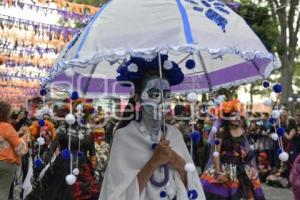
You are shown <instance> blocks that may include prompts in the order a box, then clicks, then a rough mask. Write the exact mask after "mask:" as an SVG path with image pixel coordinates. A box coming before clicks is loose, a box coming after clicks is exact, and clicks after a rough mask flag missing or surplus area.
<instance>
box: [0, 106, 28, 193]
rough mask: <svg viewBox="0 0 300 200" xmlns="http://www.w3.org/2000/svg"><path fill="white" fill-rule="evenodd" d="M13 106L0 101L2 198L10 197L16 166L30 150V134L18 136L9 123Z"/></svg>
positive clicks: (0, 190) (0, 177)
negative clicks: (28, 144)
mask: <svg viewBox="0 0 300 200" xmlns="http://www.w3.org/2000/svg"><path fill="white" fill-rule="evenodd" d="M10 113H11V106H10V105H9V104H8V103H6V102H3V101H0V199H8V196H9V190H10V186H11V183H12V181H13V179H14V174H15V169H16V166H17V165H19V164H20V162H21V158H20V157H21V156H22V155H25V154H26V153H27V151H28V148H27V138H28V134H26V133H25V132H24V133H22V134H23V136H22V137H21V138H19V137H18V134H17V132H16V130H15V129H14V128H13V127H12V126H11V125H10V124H9V123H8V120H9V117H10Z"/></svg>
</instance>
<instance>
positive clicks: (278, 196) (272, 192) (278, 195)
mask: <svg viewBox="0 0 300 200" xmlns="http://www.w3.org/2000/svg"><path fill="white" fill-rule="evenodd" d="M263 188H264V193H265V196H266V200H294V196H293V192H292V191H291V189H283V188H276V187H269V186H266V185H264V187H263Z"/></svg>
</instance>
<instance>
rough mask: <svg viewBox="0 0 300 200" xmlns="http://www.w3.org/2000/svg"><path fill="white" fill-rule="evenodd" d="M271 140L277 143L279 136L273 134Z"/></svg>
mask: <svg viewBox="0 0 300 200" xmlns="http://www.w3.org/2000/svg"><path fill="white" fill-rule="evenodd" d="M271 138H272V140H274V141H277V140H278V135H277V134H276V133H272V134H271Z"/></svg>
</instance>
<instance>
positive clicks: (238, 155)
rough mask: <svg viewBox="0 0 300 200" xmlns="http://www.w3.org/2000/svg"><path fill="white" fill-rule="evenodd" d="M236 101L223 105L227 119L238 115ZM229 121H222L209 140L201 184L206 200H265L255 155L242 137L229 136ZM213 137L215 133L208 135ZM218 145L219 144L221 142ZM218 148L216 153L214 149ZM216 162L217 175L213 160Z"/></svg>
mask: <svg viewBox="0 0 300 200" xmlns="http://www.w3.org/2000/svg"><path fill="white" fill-rule="evenodd" d="M240 108H241V105H240V103H239V101H238V100H232V101H229V102H224V103H223V104H221V106H220V111H221V113H223V114H224V116H229V115H230V114H231V113H232V112H234V113H239V114H240V113H241V112H242V111H241V110H240ZM227 123H228V121H227V120H224V119H222V124H221V126H220V127H219V130H218V132H217V133H216V135H215V136H211V138H214V139H212V140H211V145H212V152H211V158H210V160H209V162H208V165H207V167H206V170H205V172H204V173H203V174H202V176H201V182H202V185H203V189H204V191H205V195H206V198H207V199H209V200H241V199H245V200H246V199H247V200H248V199H253V200H264V199H265V198H264V194H263V191H262V187H261V183H260V180H259V177H258V172H257V170H256V168H255V161H254V159H255V158H254V153H253V151H252V150H251V148H250V145H249V142H248V140H247V138H246V135H245V133H244V134H242V135H241V136H239V137H233V136H232V135H231V134H230V129H229V125H228V124H227ZM211 134H214V133H211ZM220 141H221V142H220ZM219 145H221V147H220V150H219V152H218V151H217V146H219ZM213 151H214V152H213ZM216 158H219V160H220V172H218V171H217V170H216V166H215V164H214V163H213V160H214V159H216Z"/></svg>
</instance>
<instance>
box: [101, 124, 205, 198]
mask: <svg viewBox="0 0 300 200" xmlns="http://www.w3.org/2000/svg"><path fill="white" fill-rule="evenodd" d="M160 137H161V132H160V133H159V137H158V138H160ZM166 139H167V140H169V141H170V146H171V147H172V149H173V150H174V151H176V153H177V154H178V155H180V156H181V157H182V158H183V159H184V160H185V161H186V163H188V162H192V159H191V157H190V155H189V152H188V150H187V147H186V145H185V143H184V141H183V138H182V134H181V133H180V132H179V131H178V130H177V129H176V128H175V127H174V126H171V125H167V135H166ZM151 144H152V142H151V139H150V134H149V132H148V130H147V128H146V126H145V125H143V122H137V121H134V120H133V121H131V122H130V123H129V124H128V125H127V126H126V127H124V128H121V129H119V130H117V131H116V134H115V136H114V139H113V144H112V149H111V154H110V160H109V163H108V167H107V170H106V173H105V177H104V182H103V184H102V188H101V194H100V198H99V200H159V199H165V200H169V199H170V200H171V199H175V197H176V200H189V199H188V196H187V189H186V187H185V185H184V184H183V182H182V180H181V178H180V175H179V173H178V172H177V171H176V170H173V169H170V180H169V182H168V184H167V186H165V187H163V188H161V187H156V186H154V185H152V184H151V183H150V181H149V182H148V183H147V185H146V187H145V188H144V190H143V192H142V193H141V194H140V191H139V184H138V180H137V175H138V173H139V171H140V170H141V169H142V168H143V167H144V166H145V164H146V163H147V162H148V161H149V160H150V158H151V156H152V154H153V150H152V149H151ZM160 171H161V170H160V169H157V170H156V171H155V177H156V179H158V180H162V179H163V177H162V176H160V174H161V172H160ZM159 178H161V179H159ZM188 185H189V187H190V188H192V189H195V190H196V191H197V192H198V198H197V200H204V199H205V195H204V192H203V189H202V185H201V182H200V179H199V176H198V174H197V172H196V171H195V172H192V175H191V176H188ZM162 190H164V191H165V192H166V193H167V197H165V198H161V197H160V192H161V191H162Z"/></svg>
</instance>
